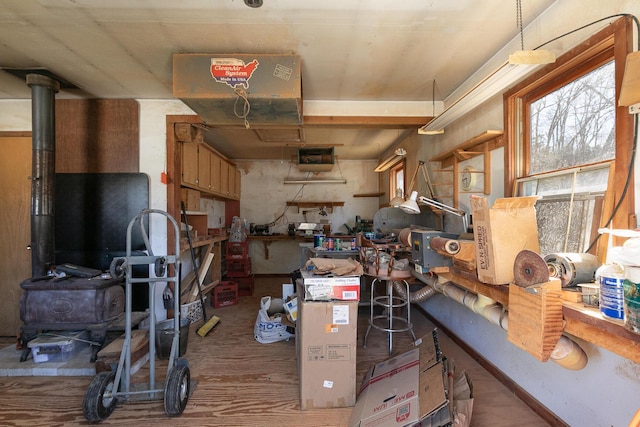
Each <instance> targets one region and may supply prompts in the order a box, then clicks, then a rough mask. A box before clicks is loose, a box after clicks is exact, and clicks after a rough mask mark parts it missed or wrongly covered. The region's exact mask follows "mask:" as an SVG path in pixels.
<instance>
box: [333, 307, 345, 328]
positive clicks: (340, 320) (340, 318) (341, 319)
mask: <svg viewBox="0 0 640 427" xmlns="http://www.w3.org/2000/svg"><path fill="white" fill-rule="evenodd" d="M333 323H334V324H336V325H348V324H349V306H348V305H346V304H341V305H334V306H333Z"/></svg>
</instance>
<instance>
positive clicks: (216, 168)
mask: <svg viewBox="0 0 640 427" xmlns="http://www.w3.org/2000/svg"><path fill="white" fill-rule="evenodd" d="M220 163H221V160H220V157H218V156H216V155H215V154H214V153H211V157H210V159H209V170H210V175H211V176H210V182H211V191H212V192H213V193H215V194H222V193H221V189H220Z"/></svg>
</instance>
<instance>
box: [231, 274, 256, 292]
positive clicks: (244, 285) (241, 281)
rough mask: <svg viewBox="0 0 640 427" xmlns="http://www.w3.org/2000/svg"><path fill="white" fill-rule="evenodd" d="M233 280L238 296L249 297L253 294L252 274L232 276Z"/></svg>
mask: <svg viewBox="0 0 640 427" xmlns="http://www.w3.org/2000/svg"><path fill="white" fill-rule="evenodd" d="M233 281H234V282H236V283H237V284H238V296H241V297H250V296H251V295H253V275H251V276H249V277H234V278H233Z"/></svg>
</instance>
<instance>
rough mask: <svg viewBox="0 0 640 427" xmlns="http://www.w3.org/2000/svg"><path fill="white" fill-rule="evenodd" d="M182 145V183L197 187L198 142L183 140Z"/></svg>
mask: <svg viewBox="0 0 640 427" xmlns="http://www.w3.org/2000/svg"><path fill="white" fill-rule="evenodd" d="M180 145H181V146H182V165H181V166H182V185H186V186H191V187H198V144H196V143H192V142H185V143H182V144H180Z"/></svg>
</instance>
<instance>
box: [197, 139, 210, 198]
mask: <svg viewBox="0 0 640 427" xmlns="http://www.w3.org/2000/svg"><path fill="white" fill-rule="evenodd" d="M210 159H211V151H209V150H207V149H206V148H204V147H203V146H202V145H201V146H200V147H199V151H198V187H199V188H200V189H201V190H203V191H206V192H211V171H210V165H209V161H210Z"/></svg>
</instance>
